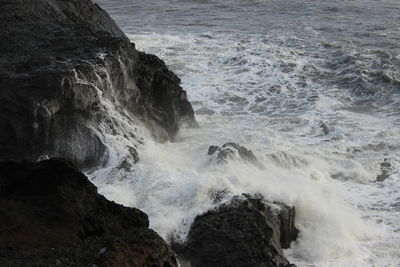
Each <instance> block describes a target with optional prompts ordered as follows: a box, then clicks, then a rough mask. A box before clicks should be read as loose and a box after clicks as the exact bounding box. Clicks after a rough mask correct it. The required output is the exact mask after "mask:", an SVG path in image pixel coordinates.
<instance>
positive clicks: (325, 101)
mask: <svg viewBox="0 0 400 267" xmlns="http://www.w3.org/2000/svg"><path fill="white" fill-rule="evenodd" d="M96 2H98V3H99V4H100V6H102V7H103V8H104V9H106V10H107V11H108V12H109V13H110V15H111V16H112V17H113V18H114V19H115V20H116V22H117V23H118V24H119V25H120V27H121V28H122V29H123V30H124V31H125V32H126V34H127V35H128V36H129V37H130V38H131V40H132V41H133V42H134V43H135V44H136V46H137V48H138V49H139V50H144V51H146V52H149V53H154V54H156V55H158V56H159V57H161V58H162V59H163V60H165V62H166V63H167V65H168V66H169V67H170V69H172V70H173V71H174V72H176V73H177V74H178V76H179V77H180V78H181V79H182V86H183V88H184V89H185V90H187V91H188V96H189V99H190V100H191V102H192V103H193V106H194V109H195V112H196V115H197V118H198V121H199V123H200V126H201V128H200V129H183V130H182V131H181V132H180V134H179V136H178V139H177V142H175V143H167V144H157V143H154V142H153V141H152V140H151V138H150V137H145V139H146V140H147V141H146V142H145V145H144V146H143V147H142V149H141V151H140V155H141V161H140V162H139V163H138V164H137V165H135V166H133V167H132V171H131V172H130V173H124V174H121V173H112V174H110V171H109V170H110V168H112V167H113V166H112V165H113V164H111V163H110V166H109V168H106V169H103V170H99V171H98V172H96V173H95V174H94V175H93V180H94V182H95V183H96V184H97V185H98V186H99V189H100V191H101V192H102V193H103V194H105V195H106V196H107V197H109V198H112V199H114V200H116V201H118V202H120V203H123V204H126V205H132V206H137V207H139V208H141V209H143V210H144V211H145V212H146V213H148V214H149V217H150V222H151V226H152V227H153V228H154V229H155V230H156V231H158V232H159V233H160V234H161V235H162V236H163V237H164V238H166V239H167V240H171V239H176V240H184V238H185V235H186V233H187V230H188V228H189V227H190V223H191V222H192V221H193V218H194V217H195V216H196V215H197V214H199V213H201V212H204V211H205V210H207V209H209V208H212V207H213V203H212V201H211V200H210V198H209V194H208V193H209V192H210V190H214V189H227V190H228V191H229V192H231V195H235V194H240V193H243V192H250V193H252V192H253V193H262V194H263V195H264V196H265V197H266V198H267V199H271V200H281V201H284V202H286V203H288V204H293V205H295V206H296V208H297V210H298V218H297V221H296V224H297V226H298V228H299V229H300V231H301V234H300V237H299V240H298V241H297V242H295V243H293V244H292V246H291V248H290V249H289V250H286V251H285V253H286V255H287V256H288V257H289V259H290V260H291V261H292V262H294V263H296V264H298V265H299V266H340V265H341V266H398V265H399V264H400V228H399V223H400V217H399V216H400V193H399V190H400V186H399V180H400V174H399V170H400V153H399V152H400V142H399V141H400V125H399V124H400V119H399V115H400V102H399V101H400V27H399V26H398V25H400V1H395V0H384V1H370V0H364V1H361V0H360V1H358V0H343V1H333V0H332V1H320V0H316V1H304V0H297V1H294V0H282V1H267V0H266V1H261V0H258V1H257V0H253V1H250V0H249V1H245V0H242V1H239V0H224V1H222V0H221V1H216V0H214V1H189V0H186V1H173V0H164V1H161V0H153V1H136V0H113V1H111V0H97V1H96ZM114 139H115V140H117V139H118V138H114ZM114 139H112V140H114ZM227 141H237V142H239V143H241V144H243V145H245V146H247V147H248V148H250V149H252V150H253V151H254V152H255V153H256V154H257V156H258V157H260V158H261V160H262V161H263V163H264V165H265V166H267V167H266V170H262V171H261V170H258V169H256V168H252V167H251V166H246V165H244V164H241V163H239V162H232V163H230V164H228V165H227V166H223V167H221V166H217V165H216V164H214V162H213V159H212V158H211V159H210V158H208V157H207V155H206V151H207V147H208V146H209V145H212V144H217V145H221V144H223V143H224V142H227ZM117 143H118V142H110V143H109V146H112V147H114V150H113V151H123V149H124V147H123V146H124V145H123V144H122V143H121V144H117ZM115 154H116V156H115V158H116V159H117V160H116V161H118V159H120V158H121V157H120V156H119V154H123V153H119V152H116V153H115ZM121 160H122V159H121ZM383 162H386V163H389V165H390V166H389V167H382V166H381V164H382V163H383ZM385 166H388V164H386V165H385ZM377 177H380V178H382V177H384V178H386V179H385V180H384V181H377Z"/></svg>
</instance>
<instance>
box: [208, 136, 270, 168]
mask: <svg viewBox="0 0 400 267" xmlns="http://www.w3.org/2000/svg"><path fill="white" fill-rule="evenodd" d="M215 153H217V156H216V158H217V162H218V164H223V163H226V162H227V161H228V160H240V161H243V162H246V163H251V164H254V165H256V166H258V167H261V168H262V167H263V165H262V163H261V162H260V161H259V160H258V159H257V157H256V156H255V155H254V153H253V151H251V150H250V149H247V148H246V147H244V146H241V145H239V144H238V143H235V142H229V143H225V144H224V145H223V146H222V147H221V148H220V147H218V146H210V147H209V148H208V155H214V154H215Z"/></svg>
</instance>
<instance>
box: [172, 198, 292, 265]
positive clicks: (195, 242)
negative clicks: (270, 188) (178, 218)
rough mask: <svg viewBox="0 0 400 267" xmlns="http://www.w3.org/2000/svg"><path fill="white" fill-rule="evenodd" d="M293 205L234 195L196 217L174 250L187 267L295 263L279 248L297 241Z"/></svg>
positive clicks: (286, 246)
mask: <svg viewBox="0 0 400 267" xmlns="http://www.w3.org/2000/svg"><path fill="white" fill-rule="evenodd" d="M294 219H295V208H294V207H289V206H287V205H285V204H282V203H270V202H267V201H265V200H264V199H263V198H262V197H261V196H259V195H256V196H250V195H247V194H244V195H243V196H236V197H234V198H233V199H232V200H231V201H229V202H228V203H225V204H222V205H221V206H220V207H218V208H217V209H215V210H211V211H208V212H206V213H204V214H202V215H199V216H197V217H196V219H195V221H194V223H193V224H192V226H191V229H190V232H189V235H188V237H187V241H186V243H184V244H182V245H175V247H176V248H175V250H176V251H177V252H178V253H179V255H180V257H182V258H183V264H184V265H187V266H192V267H197V266H268V267H270V266H271V267H272V266H294V265H291V264H290V263H289V262H288V260H287V259H286V258H285V256H284V254H283V252H282V248H288V247H289V245H290V242H292V241H294V240H296V238H297V235H298V230H297V229H296V227H295V225H294Z"/></svg>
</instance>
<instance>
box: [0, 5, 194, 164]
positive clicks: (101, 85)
mask: <svg viewBox="0 0 400 267" xmlns="http://www.w3.org/2000/svg"><path fill="white" fill-rule="evenodd" d="M0 18H1V20H0V38H1V39H2V40H7V41H5V42H1V43H0V53H1V59H0V111H1V112H0V160H8V159H10V160H22V159H26V160H31V161H34V160H36V159H37V158H38V157H39V156H41V155H43V154H47V155H50V156H56V157H63V158H66V159H68V160H71V161H72V162H74V163H75V164H76V165H77V166H78V167H80V168H89V167H93V166H97V165H99V164H102V163H103V162H105V161H107V146H106V145H105V144H104V136H103V134H104V130H108V131H109V133H111V134H113V133H115V132H117V131H118V127H121V125H123V123H121V121H124V122H128V123H129V124H130V125H135V124H136V122H138V121H139V120H140V121H142V122H144V123H145V124H146V126H147V127H148V128H150V130H151V132H152V133H153V134H154V136H155V137H156V138H157V139H158V140H161V141H165V140H167V139H173V138H174V136H175V134H176V133H177V131H178V130H179V126H180V125H181V124H182V123H186V124H188V125H189V126H197V123H196V121H195V118H194V113H193V109H192V106H191V104H190V102H189V101H188V100H187V97H186V92H185V91H184V90H182V88H181V87H180V85H179V84H180V79H179V78H178V77H177V76H176V75H175V74H174V73H172V72H171V71H169V70H168V68H167V66H166V65H165V64H164V62H163V61H162V60H160V59H159V58H157V57H156V56H154V55H149V54H145V53H142V52H139V51H137V50H136V49H135V45H134V44H133V43H131V42H130V40H129V39H128V38H127V37H126V36H125V34H124V33H123V32H122V31H121V30H120V29H119V28H118V26H117V25H116V24H115V22H114V21H113V20H112V19H111V18H110V17H109V16H108V14H107V13H106V12H105V11H103V10H102V9H101V8H100V7H99V6H98V5H97V4H94V3H93V2H92V1H90V0H81V1H75V0H37V1H25V0H0ZM117 119H120V121H117ZM132 134H134V133H132ZM133 138H134V136H133Z"/></svg>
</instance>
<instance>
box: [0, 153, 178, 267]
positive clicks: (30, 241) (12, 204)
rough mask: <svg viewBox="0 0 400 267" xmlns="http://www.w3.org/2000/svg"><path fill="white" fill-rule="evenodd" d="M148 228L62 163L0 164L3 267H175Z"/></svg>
mask: <svg viewBox="0 0 400 267" xmlns="http://www.w3.org/2000/svg"><path fill="white" fill-rule="evenodd" d="M148 226H149V222H148V218H147V215H146V214H145V213H143V212H141V211H140V210H138V209H135V208H128V207H124V206H122V205H119V204H116V203H114V202H111V201H108V200H107V199H106V198H104V197H103V196H101V195H99V194H98V193H97V189H96V187H95V186H94V185H93V184H92V183H91V182H90V181H89V180H88V178H87V177H86V176H85V175H83V174H82V173H81V172H79V171H78V170H77V169H76V168H75V167H74V166H73V165H72V164H70V163H68V162H66V161H64V160H60V159H50V160H46V161H41V162H38V163H17V162H13V161H8V162H0V262H1V263H2V264H5V266H59V265H60V266H92V265H93V264H95V265H97V266H176V260H175V257H174V254H173V252H172V251H171V250H170V249H169V247H168V246H167V244H166V243H165V242H164V241H163V239H162V238H161V237H160V236H158V234H157V233H155V232H154V231H152V230H151V229H149V228H148ZM0 265H1V264H0ZM1 266H3V265H1Z"/></svg>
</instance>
